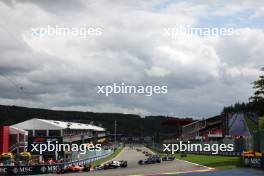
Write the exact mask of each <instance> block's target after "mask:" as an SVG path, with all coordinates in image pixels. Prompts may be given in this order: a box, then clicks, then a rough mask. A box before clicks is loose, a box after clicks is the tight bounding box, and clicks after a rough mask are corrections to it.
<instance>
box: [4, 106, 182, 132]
mask: <svg viewBox="0 0 264 176" xmlns="http://www.w3.org/2000/svg"><path fill="white" fill-rule="evenodd" d="M31 118H43V119H52V120H61V121H72V122H81V123H91V121H93V122H94V124H96V125H99V124H102V126H103V127H105V128H107V129H108V131H110V133H113V132H114V121H115V120H116V121H117V126H118V133H120V134H124V135H126V136H146V135H149V136H153V135H155V136H159V137H160V136H164V137H165V136H167V135H171V134H173V133H175V131H177V130H178V126H177V125H164V124H163V122H164V121H166V120H167V119H168V117H164V116H147V117H144V118H142V117H140V116H138V115H134V114H121V113H93V112H79V111H61V110H56V111H55V110H48V109H37V108H26V107H18V106H4V105H0V124H2V125H3V124H5V125H12V124H15V123H19V122H22V121H25V120H27V119H31Z"/></svg>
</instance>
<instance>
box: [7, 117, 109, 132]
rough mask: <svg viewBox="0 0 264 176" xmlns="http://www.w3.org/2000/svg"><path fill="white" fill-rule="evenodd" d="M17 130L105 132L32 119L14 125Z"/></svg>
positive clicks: (92, 126)
mask: <svg viewBox="0 0 264 176" xmlns="http://www.w3.org/2000/svg"><path fill="white" fill-rule="evenodd" d="M12 126H13V127H16V128H21V129H25V130H46V129H49V130H57V129H66V128H70V129H83V130H93V131H105V129H104V128H102V127H99V126H95V125H91V124H83V123H75V122H63V121H57V120H46V119H37V118H34V119H30V120H27V121H24V122H21V123H18V124H15V125H12Z"/></svg>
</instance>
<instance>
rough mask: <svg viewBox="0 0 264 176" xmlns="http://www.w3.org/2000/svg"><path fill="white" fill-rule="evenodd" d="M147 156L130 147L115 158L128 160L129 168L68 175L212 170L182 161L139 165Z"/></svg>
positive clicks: (120, 175)
mask: <svg viewBox="0 0 264 176" xmlns="http://www.w3.org/2000/svg"><path fill="white" fill-rule="evenodd" d="M141 149H143V150H145V151H148V149H147V148H141ZM145 158H146V157H145V155H143V154H142V152H137V151H136V150H135V149H131V148H129V147H125V148H124V150H122V151H121V153H120V154H119V155H118V156H117V157H116V158H114V160H117V161H118V160H127V161H128V167H127V168H117V169H109V170H100V171H92V172H89V173H87V172H83V173H78V174H77V173H75V174H67V175H78V176H82V175H86V176H87V175H89V176H132V175H134V176H135V175H137V176H138V175H162V174H173V173H175V174H176V173H183V172H190V171H194V172H195V171H208V170H210V168H208V167H205V166H201V165H197V164H194V163H189V162H185V161H181V160H174V161H165V162H162V163H157V164H149V165H139V164H138V161H139V160H141V159H145Z"/></svg>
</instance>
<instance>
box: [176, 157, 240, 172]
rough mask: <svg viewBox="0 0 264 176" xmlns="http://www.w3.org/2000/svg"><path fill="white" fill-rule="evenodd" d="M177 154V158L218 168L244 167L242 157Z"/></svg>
mask: <svg viewBox="0 0 264 176" xmlns="http://www.w3.org/2000/svg"><path fill="white" fill-rule="evenodd" d="M175 156H176V158H177V159H181V160H186V161H189V162H193V163H197V164H201V165H204V166H208V167H213V168H215V169H218V170H224V169H235V168H240V167H242V162H241V158H240V157H229V156H217V155H195V154H187V157H180V154H175Z"/></svg>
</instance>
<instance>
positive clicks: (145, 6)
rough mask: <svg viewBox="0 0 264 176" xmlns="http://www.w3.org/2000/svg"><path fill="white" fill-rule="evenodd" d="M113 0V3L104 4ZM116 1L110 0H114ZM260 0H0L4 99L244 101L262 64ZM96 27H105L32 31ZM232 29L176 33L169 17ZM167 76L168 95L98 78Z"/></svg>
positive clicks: (58, 104) (155, 110)
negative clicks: (105, 88)
mask: <svg viewBox="0 0 264 176" xmlns="http://www.w3.org/2000/svg"><path fill="white" fill-rule="evenodd" d="M110 2H112V3H110ZM113 2H115V3H113ZM263 18H264V1H259V0H241V1H236V0H233V1H232V0H228V1H223V0H219V1H214V3H212V1H210V0H200V1H199V0H198V1H197V0H195V1H177V0H175V1H172V0H163V1H159V0H146V1H143V0H132V1H130V0H127V1H126V0H116V1H107V0H90V1H87V0H67V1H66V0H64V1H59V0H34V1H29V0H24V1H15V0H6V1H1V2H0V51H1V52H0V104H5V105H18V106H28V107H41V108H50V109H64V110H82V111H95V112H122V113H136V114H140V115H149V114H152V115H157V114H161V115H170V116H182V117H185V116H194V117H209V116H213V115H217V114H219V113H220V112H221V111H222V109H223V107H224V106H228V105H231V104H234V103H235V102H242V101H248V97H249V96H250V95H251V94H252V92H253V90H252V88H251V87H252V85H251V84H250V83H251V82H253V81H254V80H256V79H257V78H258V75H259V74H260V71H259V70H260V68H261V67H262V66H263V65H264V32H263V27H264V21H263ZM48 25H49V26H56V25H57V26H60V27H68V28H72V27H77V28H81V27H94V28H100V29H101V32H102V33H101V35H91V36H87V37H86V38H80V37H78V36H59V35H58V36H55V35H53V36H48V35H47V36H43V37H38V36H34V35H32V28H39V27H47V26H48ZM188 25H189V26H192V27H201V28H213V27H216V28H233V29H234V31H235V33H234V34H233V35H230V36H199V35H178V36H177V37H176V38H171V37H169V36H166V35H165V34H164V29H168V28H171V27H175V26H188ZM114 82H116V83H122V82H124V83H126V84H129V85H166V86H168V93H167V94H160V95H154V96H151V97H147V96H144V95H111V96H108V97H106V96H104V95H98V94H97V93H96V92H97V89H96V86H97V85H108V84H112V83H114Z"/></svg>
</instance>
